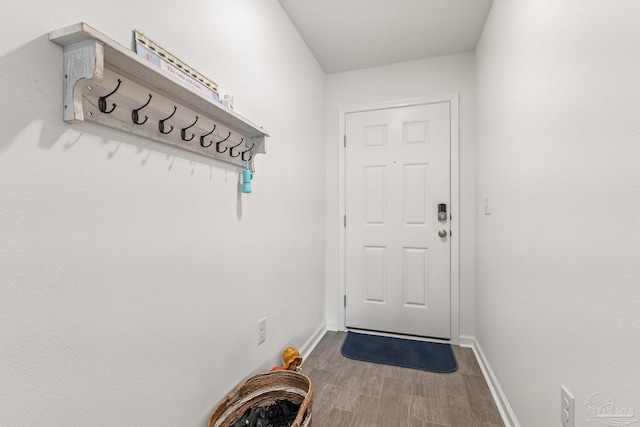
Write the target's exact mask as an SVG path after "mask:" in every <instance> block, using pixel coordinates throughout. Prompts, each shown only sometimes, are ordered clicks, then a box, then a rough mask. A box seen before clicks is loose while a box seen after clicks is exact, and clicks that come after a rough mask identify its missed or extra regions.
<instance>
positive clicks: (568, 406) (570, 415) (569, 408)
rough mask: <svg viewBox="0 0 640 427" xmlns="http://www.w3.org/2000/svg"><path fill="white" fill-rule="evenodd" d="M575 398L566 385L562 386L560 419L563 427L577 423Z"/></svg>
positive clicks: (571, 426) (569, 426) (572, 426)
mask: <svg viewBox="0 0 640 427" xmlns="http://www.w3.org/2000/svg"><path fill="white" fill-rule="evenodd" d="M574 416H575V399H574V398H573V395H572V394H571V393H569V390H567V388H566V387H565V386H562V387H561V388H560V419H561V420H562V426H563V427H574V425H575V419H574Z"/></svg>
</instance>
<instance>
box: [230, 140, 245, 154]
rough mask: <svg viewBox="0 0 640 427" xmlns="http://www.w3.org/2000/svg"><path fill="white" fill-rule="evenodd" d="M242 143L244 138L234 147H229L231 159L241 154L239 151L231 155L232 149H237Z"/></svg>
mask: <svg viewBox="0 0 640 427" xmlns="http://www.w3.org/2000/svg"><path fill="white" fill-rule="evenodd" d="M243 142H244V138H241V139H240V142H238V143H237V144H236V145H234V146H233V147H229V155H230V156H231V157H238V156H239V155H240V154H242V153H243V152H242V151H240V152H239V153H238V154H233V149H234V148H236V147H239V146H240V145H241V144H242V143H243Z"/></svg>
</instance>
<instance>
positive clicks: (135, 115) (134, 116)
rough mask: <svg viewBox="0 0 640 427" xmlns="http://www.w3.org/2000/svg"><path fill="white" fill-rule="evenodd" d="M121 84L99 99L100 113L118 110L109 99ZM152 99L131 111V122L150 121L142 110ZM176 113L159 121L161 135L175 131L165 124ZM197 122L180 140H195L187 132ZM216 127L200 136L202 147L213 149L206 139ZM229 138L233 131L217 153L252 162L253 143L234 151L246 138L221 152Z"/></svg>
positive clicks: (223, 140)
mask: <svg viewBox="0 0 640 427" xmlns="http://www.w3.org/2000/svg"><path fill="white" fill-rule="evenodd" d="M120 84H122V80H120V79H118V85H117V86H116V88H115V89H114V90H112V91H111V92H109V93H108V94H106V95H104V96H101V97H100V98H98V109H99V110H100V112H102V113H104V114H111V113H113V111H114V110H115V109H116V107H117V104H116V103H115V102H114V103H112V104H111V109H107V98H108V97H110V96H111V95H113V94H114V93H116V92H117V91H118V89H119V88H120ZM151 98H153V95H151V94H149V99H148V100H147V102H145V103H144V105H142V106H141V107H139V108H136V109H133V110H131V121H132V122H133V123H134V124H136V125H143V124H145V123H146V122H147V120H149V116H146V115H145V116H144V120H142V121H140V110H142V109H143V108H145V107H146V106H147V105H149V103H150V102H151ZM176 111H178V107H177V106H175V105H174V106H173V112H172V113H171V114H170V115H169V116H168V117H166V118H164V119H161V120H159V121H158V130H159V131H160V133H162V134H164V135H168V134H170V133H171V132H172V131H173V126H171V125H170V127H169V129H166V127H165V122H166V121H167V120H169V119H170V118H171V117H173V116H174V115H175V114H176ZM197 122H198V116H196V119H195V120H194V121H193V123H191V124H190V125H189V126H187V127H185V128H182V129H180V138H181V139H182V140H183V141H185V142H189V141H191V140H192V139H193V138H195V134H194V133H191V136H190V137H187V130H189V129H190V128H192V127H193V126H195V124H196V123H197ZM216 126H217V125H215V124H214V125H213V129H211V131H210V132H207V133H205V134H204V135H201V136H200V146H202V147H204V148H209V147H211V146H212V145H213V141H209V144H208V145H205V137H207V136H209V135H211V134H212V133H213V132H214V131H215V130H216ZM229 138H231V131H229V134H228V135H227V136H226V137H225V138H224V139H222V140H220V141H218V142H216V152H218V153H224V152H226V151H227V150H228V151H229V156H231V157H240V158H241V159H242V160H243V161H248V160H251V157H253V154H252V153H251V150H252V149H253V147H254V145H255V144H254V143H252V144H251V147H249V148H247V149H246V150H243V151H238V152H237V153H236V154H234V153H233V150H234V149H235V148H237V147H239V146H240V145H242V143H243V142H244V137H243V138H242V139H240V142H239V143H237V144H236V145H233V146H226V147H224V150H220V145H221V144H222V143H223V142H225V141H227V140H228V139H229ZM247 153H249V157H247V158H245V154H247Z"/></svg>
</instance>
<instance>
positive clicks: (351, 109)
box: [336, 92, 460, 344]
mask: <svg viewBox="0 0 640 427" xmlns="http://www.w3.org/2000/svg"><path fill="white" fill-rule="evenodd" d="M458 98H459V94H458V93H457V92H452V93H445V94H440V95H431V96H424V97H419V98H409V99H400V100H394V101H382V102H373V103H367V104H359V105H351V106H347V107H339V108H338V138H337V141H338V218H336V220H337V223H338V301H337V303H338V326H339V328H340V329H341V330H343V331H344V330H346V329H347V328H346V324H345V313H346V310H345V306H344V297H345V295H346V270H347V259H346V228H345V227H344V225H343V224H344V215H345V212H346V209H345V208H346V190H345V185H346V171H345V167H346V161H345V160H346V159H345V152H346V149H345V147H344V138H345V132H346V115H347V114H348V113H357V112H364V111H372V110H382V109H387V108H397V107H411V106H416V105H424V104H438V103H449V107H450V109H449V111H450V120H451V153H450V158H451V172H450V173H451V181H450V182H451V188H450V191H451V215H452V219H451V223H450V226H451V234H452V235H451V267H450V268H451V307H450V315H451V319H450V322H451V325H450V326H451V339H450V340H449V341H450V342H451V343H452V344H459V343H460V218H459V216H460V170H459V168H460V158H459V149H460V141H459V139H460V136H459V123H458V108H459V103H458Z"/></svg>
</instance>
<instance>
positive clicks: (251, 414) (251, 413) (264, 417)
mask: <svg viewBox="0 0 640 427" xmlns="http://www.w3.org/2000/svg"><path fill="white" fill-rule="evenodd" d="M299 409H300V405H296V404H295V403H293V402H290V401H288V400H276V403H274V404H273V405H270V406H265V407H261V408H250V409H247V410H246V411H245V413H244V415H243V416H242V418H240V419H239V420H238V421H236V422H235V423H234V424H232V425H231V427H291V424H293V421H294V420H295V419H296V415H298V410H299Z"/></svg>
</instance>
